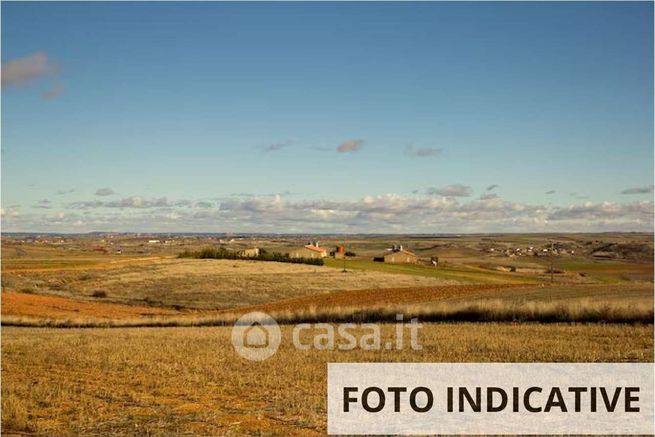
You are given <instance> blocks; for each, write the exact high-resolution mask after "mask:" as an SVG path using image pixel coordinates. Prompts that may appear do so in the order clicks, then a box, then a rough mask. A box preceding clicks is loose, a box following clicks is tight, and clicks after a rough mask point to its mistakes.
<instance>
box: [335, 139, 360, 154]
mask: <svg viewBox="0 0 655 437" xmlns="http://www.w3.org/2000/svg"><path fill="white" fill-rule="evenodd" d="M363 144H364V140H360V139H357V138H352V139H350V140H346V141H344V142H343V143H341V144H339V146H338V147H337V152H340V153H348V152H356V151H358V150H359V149H360V148H361V147H362V145H363Z"/></svg>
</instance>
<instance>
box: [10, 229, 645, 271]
mask: <svg viewBox="0 0 655 437" xmlns="http://www.w3.org/2000/svg"><path fill="white" fill-rule="evenodd" d="M300 238H302V237H301V236H274V235H271V236H264V235H257V236H247V235H241V236H240V235H234V236H230V235H229V234H227V235H226V234H223V235H211V234H209V235H208V234H204V235H203V234H138V233H136V234H121V233H102V234H101V233H97V234H95V233H92V234H81V235H52V234H46V235H37V234H24V235H7V234H5V235H3V240H4V241H7V240H10V241H11V242H12V243H13V244H16V245H17V255H18V256H20V253H21V250H20V246H21V245H23V244H24V245H36V246H43V247H51V248H58V249H60V250H65V251H74V252H95V253H98V254H107V255H128V256H129V255H177V254H178V253H180V252H181V251H183V250H188V249H203V248H208V247H209V248H223V249H225V250H229V251H232V252H234V253H235V254H236V255H237V256H238V257H242V258H257V257H259V256H260V255H261V254H265V253H267V251H268V252H279V253H282V254H284V255H285V256H288V258H291V259H295V258H302V259H324V258H334V259H351V258H357V259H368V260H372V261H376V262H380V263H388V264H421V265H427V266H435V267H436V266H438V265H439V263H440V260H439V257H437V256H434V255H439V256H440V257H442V260H441V261H442V262H444V261H446V258H448V250H450V249H454V250H458V249H462V248H465V249H466V250H469V251H473V252H470V253H472V255H473V256H474V254H475V253H478V254H484V255H485V256H487V257H499V258H519V257H553V256H556V257H579V256H588V257H591V258H594V259H598V260H604V259H605V260H607V259H610V260H611V259H621V258H625V257H626V256H627V255H626V254H634V253H638V254H641V252H643V251H646V250H647V249H648V248H647V247H646V248H641V247H637V246H635V245H633V244H632V245H631V244H627V243H623V244H617V243H608V242H605V241H601V240H588V241H585V242H581V241H579V240H578V241H575V240H572V239H570V238H568V239H567V238H564V239H560V240H559V241H555V240H554V239H553V240H552V241H551V240H550V238H548V237H547V236H545V237H544V238H543V242H542V243H541V244H540V245H534V244H533V245H525V246H523V245H518V244H512V243H511V242H509V241H504V240H503V239H502V238H501V239H497V238H493V237H481V239H480V240H478V241H477V242H476V243H474V244H470V243H468V244H462V243H463V242H462V243H460V242H459V241H458V240H457V239H456V238H457V237H450V239H448V238H444V239H443V240H442V243H440V244H439V246H438V247H439V250H434V249H435V248H437V246H434V245H433V246H427V245H425V244H424V245H423V246H421V245H420V244H418V245H416V242H417V240H416V239H413V240H412V241H413V242H414V244H415V245H416V247H412V248H409V247H407V246H406V245H405V244H402V243H396V244H393V243H392V242H393V239H392V238H393V237H391V236H390V238H389V239H387V238H381V239H380V241H381V244H380V245H378V246H377V247H380V246H382V245H385V244H386V245H387V247H386V248H380V249H374V248H372V247H371V246H369V247H366V248H362V247H360V246H361V245H360V246H357V249H356V250H357V252H360V251H361V252H362V253H355V251H354V250H352V249H351V248H349V247H347V246H346V245H345V244H335V242H336V241H335V240H337V239H338V238H339V237H336V236H333V237H332V238H328V240H330V241H331V242H332V243H331V244H321V243H320V242H319V241H317V240H314V239H311V238H308V239H307V240H305V241H306V243H305V244H299V239H300ZM532 241H533V242H534V239H533V240H532ZM646 255H647V254H646ZM646 255H644V256H646Z"/></svg>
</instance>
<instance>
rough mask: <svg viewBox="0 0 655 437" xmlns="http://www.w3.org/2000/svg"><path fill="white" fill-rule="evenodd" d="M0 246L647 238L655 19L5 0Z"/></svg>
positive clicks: (587, 7)
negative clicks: (159, 238) (74, 239)
mask: <svg viewBox="0 0 655 437" xmlns="http://www.w3.org/2000/svg"><path fill="white" fill-rule="evenodd" d="M1 8H2V10H1V12H2V138H1V139H2V154H1V159H2V211H1V212H2V229H3V230H4V231H34V232H87V231H136V232H148V231H150V232H183V231H186V232H280V233H287V232H298V233H308V232H322V233H331V232H334V233H352V232H369V233H384V232H389V233H419V232H420V233H467V232H552V231H558V232H559V231H571V232H575V231H644V230H646V231H652V229H653V3H652V2H620V3H619V2H616V3H615V2H579V3H569V2H539V3H537V2H528V3H524V2H508V3H495V2H483V3H474V2H462V3H451V2H448V3H445V2H444V3H442V2H431V3H429V2H421V3H398V2H393V3H391V2H390V3H343V2H338V3H304V2H302V3H301V2H298V3H283V2H275V3H212V2H197V3H169V2H161V3H138V2H125V3H123V2H117V3H112V2H108V3H96V2H89V3H84V2H74V3H66V2H62V3H52V2H48V3H36V2H27V3H15V2H2V6H1Z"/></svg>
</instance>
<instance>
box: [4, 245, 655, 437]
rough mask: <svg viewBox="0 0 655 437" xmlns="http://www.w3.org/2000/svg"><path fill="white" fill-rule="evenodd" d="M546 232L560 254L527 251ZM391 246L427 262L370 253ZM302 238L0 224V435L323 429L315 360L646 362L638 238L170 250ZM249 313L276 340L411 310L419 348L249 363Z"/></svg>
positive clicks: (649, 310)
mask: <svg viewBox="0 0 655 437" xmlns="http://www.w3.org/2000/svg"><path fill="white" fill-rule="evenodd" d="M153 239H156V240H157V241H158V243H149V241H150V240H153ZM323 240H324V242H323V243H322V244H323V245H324V246H326V247H333V246H337V245H340V244H344V242H343V240H344V237H342V236H339V237H329V236H326V237H325V238H324V239H323ZM399 240H401V241H399ZM552 240H555V241H556V242H558V243H559V247H560V248H561V250H560V251H559V252H558V253H557V254H552V256H544V255H543V253H545V252H543V250H544V248H547V247H550V246H549V245H550V244H552ZM398 242H401V243H403V244H404V245H406V247H409V248H410V249H411V250H413V251H414V252H415V253H416V254H417V255H418V256H419V258H420V259H421V260H423V261H426V260H427V261H429V260H430V259H431V258H438V260H439V261H438V266H436V267H435V266H433V265H429V263H428V262H419V263H417V264H387V263H380V262H374V261H373V258H374V257H378V256H379V255H380V254H381V253H383V252H384V250H385V249H386V248H388V247H389V246H391V245H393V244H396V243H398ZM302 244H306V238H305V237H294V236H288V237H280V236H270V237H264V236H242V237H229V238H228V237H217V236H166V237H160V236H135V235H129V234H126V235H113V234H111V235H82V236H56V237H55V236H41V237H33V236H4V237H3V247H2V249H3V251H2V322H3V327H2V376H3V384H2V407H3V408H2V411H3V413H2V425H3V429H4V430H5V432H13V433H17V434H27V435H71V434H87V435H88V434H114V435H134V434H140V435H146V434H147V435H171V434H194V435H208V434H209V435H244V434H245V435H261V434H265V435H298V436H308V435H323V434H325V432H326V422H325V420H326V418H325V417H326V416H325V414H326V411H325V384H326V381H325V369H326V363H328V362H342V361H343V362H351V361H352V362H366V361H389V362H553V361H554V362H585V361H592V362H617V361H618V362H624V361H626V362H652V361H653V336H652V333H653V325H652V317H653V264H652V247H653V238H652V235H648V234H624V235H621V234H617V235H614V234H589V235H586V234H567V235H558V236H542V235H495V236H462V237H454V236H447V237H434V236H433V237H428V236H417V237H407V236H398V237H392V236H351V237H348V239H347V242H346V243H345V244H346V247H347V248H348V250H350V251H351V252H353V253H354V255H353V256H349V257H347V259H345V260H341V259H332V258H327V259H326V262H325V265H324V266H314V265H302V264H282V263H276V262H259V261H251V260H239V259H235V260H226V259H218V260H213V259H188V258H186V259H180V258H178V257H177V254H179V253H180V252H182V251H185V250H199V249H202V248H205V247H214V248H215V247H224V248H226V249H229V250H239V249H243V248H247V247H260V248H263V249H265V250H267V251H270V252H285V251H289V250H290V249H291V248H293V247H297V246H299V245H302ZM530 247H532V248H533V249H530V251H531V252H530V253H531V255H526V254H525V252H527V251H528V248H530ZM117 248H120V253H119V251H118V249H117ZM492 249H493V250H492ZM517 249H521V250H517ZM601 249H602V250H601ZM599 254H600V255H599ZM549 255H551V254H549ZM551 263H552V266H553V269H552V270H553V271H552V273H551V272H550V271H549V270H550V266H551ZM344 266H345V271H344ZM249 311H264V312H267V313H269V314H271V315H273V316H275V317H276V318H277V319H278V320H279V321H280V322H281V323H283V324H284V325H283V326H282V333H283V338H286V339H288V338H290V336H291V329H292V327H291V326H290V324H292V323H296V322H303V321H304V322H307V321H309V322H311V321H326V322H337V321H350V320H354V321H369V322H372V321H380V322H383V323H382V324H381V332H382V337H383V338H387V337H389V336H391V335H392V331H393V326H392V325H390V324H389V323H387V322H390V321H393V316H394V314H395V312H399V313H403V314H406V315H408V316H417V317H419V319H420V320H423V321H424V323H423V325H424V326H423V329H422V331H421V336H420V342H421V344H422V345H423V349H422V350H420V351H414V350H409V349H403V350H380V351H365V350H360V349H356V350H352V351H340V350H336V351H329V350H320V351H317V350H312V351H302V350H297V349H295V348H294V347H293V345H292V344H291V343H290V342H289V341H283V342H282V345H281V347H280V350H279V351H278V352H277V354H276V355H274V356H273V357H272V358H270V359H269V360H266V361H264V362H260V363H254V362H250V361H247V360H245V359H243V358H241V357H240V356H238V355H237V354H236V353H235V352H234V350H233V348H232V345H231V343H230V326H229V325H230V324H231V323H233V322H234V320H235V318H236V317H238V316H239V315H241V314H243V313H245V312H249ZM64 327H65V328H67V329H62V328H64ZM100 327H112V328H111V329H106V328H105V329H103V328H100ZM264 394H265V395H264Z"/></svg>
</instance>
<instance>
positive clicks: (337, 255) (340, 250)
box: [334, 246, 346, 259]
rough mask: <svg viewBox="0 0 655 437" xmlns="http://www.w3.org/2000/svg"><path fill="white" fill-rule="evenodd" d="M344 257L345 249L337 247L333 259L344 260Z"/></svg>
mask: <svg viewBox="0 0 655 437" xmlns="http://www.w3.org/2000/svg"><path fill="white" fill-rule="evenodd" d="M345 257H346V248H345V247H343V246H337V247H336V249H334V258H335V259H344V258H345Z"/></svg>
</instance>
